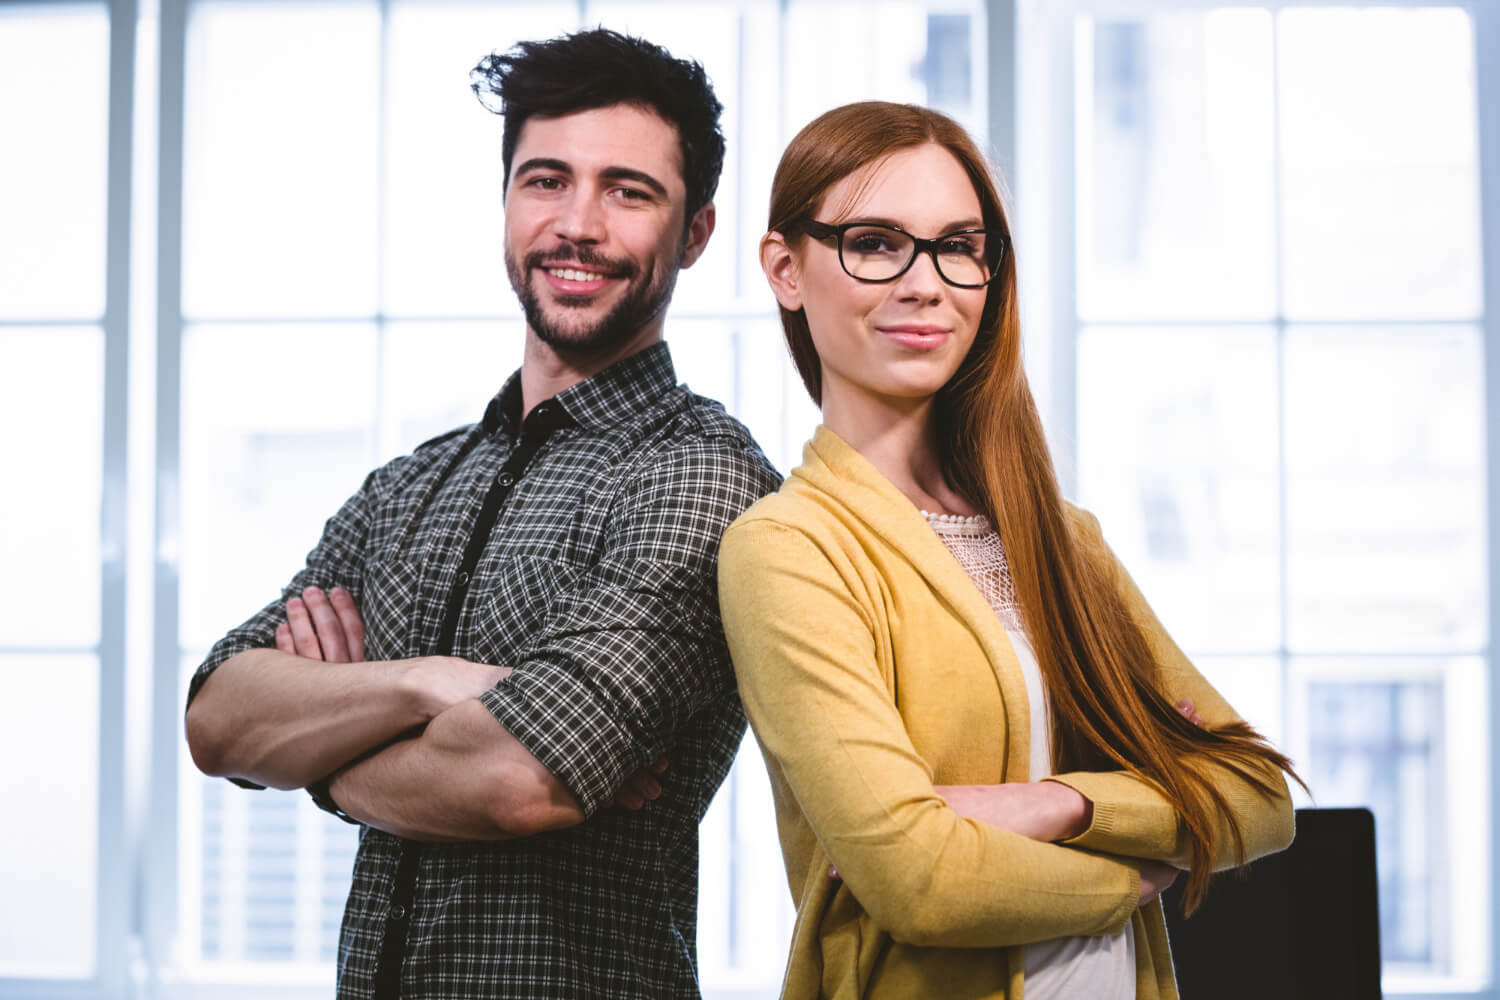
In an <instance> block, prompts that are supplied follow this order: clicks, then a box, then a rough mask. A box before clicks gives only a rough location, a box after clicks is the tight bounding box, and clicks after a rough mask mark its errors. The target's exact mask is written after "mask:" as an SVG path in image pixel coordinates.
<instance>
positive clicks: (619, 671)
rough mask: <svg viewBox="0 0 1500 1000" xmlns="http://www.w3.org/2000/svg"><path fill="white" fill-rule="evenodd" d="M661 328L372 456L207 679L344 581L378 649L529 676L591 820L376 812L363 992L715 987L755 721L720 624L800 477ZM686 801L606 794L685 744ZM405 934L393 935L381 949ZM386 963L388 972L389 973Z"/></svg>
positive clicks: (359, 913) (513, 690) (498, 710)
mask: <svg viewBox="0 0 1500 1000" xmlns="http://www.w3.org/2000/svg"><path fill="white" fill-rule="evenodd" d="M674 383H675V375H674V372H673V368H672V361H671V356H670V354H669V353H668V351H667V348H666V345H664V344H661V345H657V346H654V347H652V348H649V349H647V350H645V351H642V352H641V353H639V354H636V355H634V356H632V357H630V358H627V359H625V360H624V361H621V362H619V363H617V364H615V365H613V366H612V367H610V368H609V369H607V370H606V371H604V372H601V373H600V374H598V375H596V376H594V377H593V378H591V379H588V380H587V381H584V382H581V383H579V384H577V385H575V386H572V387H571V388H569V389H567V390H566V391H564V392H562V393H559V394H558V395H557V396H555V397H554V398H553V399H552V400H550V401H547V402H544V403H542V404H540V405H538V406H537V407H536V408H535V409H533V410H532V412H531V413H530V414H529V415H528V416H527V418H526V421H525V423H524V424H521V425H520V426H519V427H517V426H516V423H517V420H518V416H519V412H520V380H519V376H518V375H516V376H512V377H511V379H510V380H509V381H508V382H507V383H506V385H505V387H504V388H503V389H502V390H501V392H500V393H499V395H498V396H496V397H495V399H494V400H493V401H492V402H491V403H490V405H489V408H488V410H487V411H486V412H485V415H484V420H483V422H482V423H480V424H478V425H474V426H471V427H467V428H461V429H459V430H456V431H453V432H451V433H449V434H447V435H444V436H442V437H439V438H435V439H434V440H432V441H429V442H427V443H426V444H424V445H422V446H420V447H418V448H417V449H416V451H415V452H413V453H412V454H411V455H408V456H406V457H404V458H400V459H397V460H396V461H394V462H391V463H390V464H389V465H386V466H385V467H383V468H381V469H378V470H376V471H375V472H373V473H371V474H370V476H369V477H368V478H367V479H366V480H365V483H364V485H363V487H362V488H361V489H360V490H359V492H358V493H356V494H355V495H354V496H353V497H352V498H351V499H350V500H349V501H348V502H347V503H345V505H344V506H343V508H342V509H341V510H340V511H339V512H338V513H337V514H336V515H334V517H333V518H332V519H331V520H329V521H328V523H327V525H326V527H325V529H324V533H323V537H322V539H321V540H320V541H319V543H318V545H317V547H316V548H314V549H313V551H312V552H311V553H310V554H309V556H308V561H307V566H306V568H305V569H303V570H302V571H301V572H299V573H298V574H297V575H296V576H295V577H294V578H293V579H292V582H291V583H290V584H289V585H288V587H287V588H286V590H285V591H284V592H283V595H282V600H278V601H275V602H273V603H271V604H269V605H267V606H266V607H265V608H263V609H262V610H261V611H260V613H259V614H257V615H256V616H255V617H253V618H251V619H250V620H249V621H248V622H246V623H245V624H244V625H242V626H240V627H239V628H237V629H235V630H234V631H232V632H230V633H229V634H228V635H227V636H226V637H225V638H224V639H223V640H221V641H220V642H219V643H218V644H217V645H216V646H215V647H214V648H213V650H212V651H211V653H210V654H209V657H208V660H207V661H206V662H205V663H204V664H203V665H202V666H201V667H199V669H198V671H197V673H196V674H195V675H194V677H193V681H192V684H191V686H190V689H189V694H188V698H189V700H191V699H192V697H193V695H194V694H196V693H197V691H198V689H199V688H200V687H201V685H202V684H203V681H204V680H205V679H206V678H207V676H208V674H209V673H211V672H212V671H213V670H214V668H215V667H217V666H218V665H219V664H220V663H222V662H224V661H225V660H226V659H228V658H229V657H230V656H232V655H234V654H235V653H238V652H240V651H242V650H246V649H251V648H255V647H263V646H272V645H274V643H275V634H274V633H275V629H276V626H277V625H278V624H280V623H281V622H283V621H285V620H286V617H285V612H284V610H283V608H284V604H283V601H284V600H285V599H286V598H288V597H291V596H293V595H295V594H298V593H300V592H301V591H302V588H304V587H307V586H309V585H314V584H315V585H317V586H320V587H324V588H327V587H332V586H334V585H341V586H343V587H346V588H347V589H348V590H349V591H350V592H351V593H352V594H353V595H354V597H355V599H356V601H357V602H358V603H359V606H360V609H361V612H362V613H363V616H364V620H365V628H366V655H367V656H368V658H369V659H371V660H376V659H396V658H403V657H412V656H421V655H424V654H431V653H434V652H438V651H444V652H448V651H451V652H452V654H454V655H457V656H462V657H465V658H467V659H470V660H474V661H477V662H481V663H494V664H509V665H511V666H513V667H514V668H515V670H514V672H513V673H512V674H511V675H510V676H509V677H507V678H506V679H505V680H502V681H501V682H500V683H499V684H497V685H496V686H495V687H494V688H493V689H491V690H490V691H487V692H486V693H485V694H484V696H483V697H482V698H481V699H480V700H481V701H482V702H483V704H484V705H485V707H486V708H488V709H489V710H490V712H491V713H492V714H493V715H494V716H495V719H496V720H497V722H498V723H499V724H500V725H502V726H504V727H505V728H506V729H508V730H509V731H510V732H511V733H513V734H514V735H515V736H516V737H517V738H518V739H519V740H520V741H521V742H522V743H523V744H524V745H525V746H526V747H527V749H528V750H530V751H531V753H532V754H533V755H535V756H536V757H537V759H538V760H540V761H541V762H542V763H543V764H545V765H546V766H547V767H548V768H550V769H551V770H552V771H553V773H555V774H556V775H557V776H558V778H560V779H561V780H562V781H563V783H564V784H566V785H567V786H568V788H569V790H571V791H572V793H573V794H574V796H576V797H577V799H578V801H579V803H580V804H581V805H582V807H583V810H584V812H585V814H586V815H587V817H588V818H587V819H586V820H585V821H584V822H583V823H581V824H580V825H578V826H575V827H573V828H571V829H566V830H561V831H557V832H553V833H547V834H542V835H539V836H535V837H530V838H526V839H522V840H513V841H503V842H485V843H468V844H456V845H455V844H442V845H437V844H422V845H418V844H416V843H415V842H412V841H405V840H403V839H401V838H399V837H395V836H392V835H390V834H387V833H384V832H382V831H380V830H375V829H371V828H364V829H362V830H361V840H360V848H359V854H358V857H357V859H356V861H355V866H354V884H353V887H352V889H351V890H350V894H349V902H348V906H347V907H346V909H345V912H344V923H343V929H342V933H341V935H340V941H339V980H338V995H339V997H340V998H354V997H361V998H363V997H371V996H376V995H384V994H386V993H387V992H388V991H390V988H392V987H394V984H395V983H396V982H397V981H398V977H399V983H400V995H401V996H402V997H411V998H418V997H420V998H458V997H631V996H636V997H649V998H652V1000H658V998H663V997H695V996H697V995H698V985H697V975H696V964H697V963H696V949H695V941H696V925H697V878H698V824H699V821H700V820H701V819H702V817H703V814H704V812H705V811H706V810H707V808H708V804H709V800H710V799H711V798H712V796H713V794H714V791H715V790H716V789H717V788H718V787H719V784H720V783H721V782H722V781H723V779H724V776H725V775H726V774H727V773H728V770H729V766H730V763H731V762H732V761H733V758H734V755H735V751H736V750H737V749H738V747H739V743H740V739H741V737H742V736H743V733H744V726H745V721H744V716H743V714H742V710H741V707H740V704H739V700H738V697H737V696H736V693H735V685H734V675H733V672H732V670H731V668H730V663H729V656H728V653H727V651H726V649H725V646H724V638H723V634H722V632H721V628H720V624H719V611H718V600H717V593H716V560H717V553H718V545H719V537H720V535H721V534H722V533H723V531H724V529H725V528H726V527H727V526H728V525H729V522H730V521H732V520H734V518H735V517H736V516H738V515H739V513H740V512H741V511H743V510H744V509H745V508H746V507H748V506H749V505H750V504H751V503H752V502H754V501H755V500H756V499H758V498H759V497H761V496H763V495H765V494H766V493H769V492H771V491H773V490H774V489H775V488H776V486H777V475H776V473H775V472H774V471H773V469H772V468H771V466H770V463H769V462H767V460H766V458H765V456H764V455H763V454H762V453H761V452H760V450H759V448H757V447H756V445H755V443H754V441H753V440H751V438H750V435H749V433H748V432H747V431H746V430H745V428H744V427H743V426H742V425H741V424H740V423H739V422H738V421H736V420H734V419H733V418H732V417H730V416H728V415H727V414H726V413H725V412H724V411H723V408H722V407H720V406H719V405H718V404H717V403H714V402H712V401H710V400H706V399H703V398H702V397H699V396H695V395H693V394H692V393H691V392H689V391H688V390H687V388H686V387H685V386H676V385H675V384H674ZM669 750H670V751H671V759H672V765H671V767H670V768H669V769H668V770H667V772H666V773H665V774H664V775H663V776H662V777H663V795H662V797H661V798H660V799H658V800H657V801H655V802H653V803H651V804H650V805H648V806H647V807H646V808H644V809H642V810H640V811H638V812H630V811H627V810H623V809H613V808H611V809H601V805H602V803H603V802H604V801H605V800H607V799H608V798H609V797H610V796H611V795H612V794H613V792H614V791H615V790H616V789H617V788H618V787H619V786H620V784H621V783H622V781H623V780H624V779H625V778H626V777H627V776H628V775H630V774H631V773H632V772H634V771H636V770H637V769H639V768H640V767H642V766H644V765H646V764H648V763H649V762H651V761H653V760H655V759H656V758H657V757H659V756H661V755H662V754H663V753H665V752H667V751H669ZM382 950H384V951H385V954H384V955H382ZM377 980H386V981H387V988H384V989H377V988H376V982H377Z"/></svg>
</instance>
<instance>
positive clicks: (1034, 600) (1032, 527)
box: [767, 101, 1296, 912]
mask: <svg viewBox="0 0 1500 1000" xmlns="http://www.w3.org/2000/svg"><path fill="white" fill-rule="evenodd" d="M926 143H934V144H936V145H938V146H941V147H943V148H945V149H947V150H948V151H949V152H950V153H952V154H953V156H954V157H955V158H956V159H957V160H958V162H959V163H960V164H961V165H962V166H963V167H964V170H965V171H966V172H967V173H968V175H969V178H970V180H972V181H973V184H974V190H975V192H976V194H978V196H979V201H980V204H981V206H982V208H983V213H984V221H985V226H986V228H989V229H999V230H1002V231H1004V232H1005V233H1007V234H1008V233H1009V232H1010V229H1009V226H1008V225H1007V223H1006V217H1005V210H1004V207H1003V206H1002V204H1001V201H1000V196H999V193H998V191H997V189H996V184H995V181H994V179H993V178H992V176H991V174H990V170H989V167H988V165H987V163H986V161H985V159H984V157H983V155H981V154H980V152H979V150H978V149H977V148H976V147H975V145H974V142H973V140H971V139H970V138H969V136H968V133H966V132H965V131H964V129H963V128H962V126H960V125H959V124H958V123H957V122H955V121H953V120H952V119H951V118H948V117H947V116H946V115H943V114H941V113H939V112H936V111H932V110H930V109H928V108H923V107H918V106H915V105H907V104H891V103H887V102H883V101H868V102H863V103H859V104H850V105H846V106H844V107H841V108H837V109H835V110H833V111H830V112H828V113H826V114H824V115H822V116H821V117H819V118H817V119H816V120H814V121H813V122H812V123H810V124H809V125H808V126H807V127H806V128H804V129H803V130H802V131H801V132H799V133H798V134H797V136H796V138H794V139H793V140H792V142H791V144H790V145H789V146H787V149H786V152H785V153H783V154H782V157H781V163H780V164H779V165H778V167H777V169H776V176H775V179H774V181H773V182H772V185H771V211H770V220H769V223H768V226H767V228H768V229H769V230H770V231H772V232H778V233H781V234H782V236H783V237H784V238H785V239H786V240H787V241H788V243H793V242H794V241H795V240H796V239H798V238H800V237H801V235H802V234H801V230H800V228H799V227H800V226H801V225H802V224H803V223H804V222H806V221H807V220H809V219H812V218H813V217H814V214H815V213H816V212H817V211H818V210H819V209H820V208H821V207H822V206H821V201H822V199H823V196H824V194H825V193H826V192H827V191H828V189H829V188H831V187H832V186H833V185H834V184H836V183H838V181H840V180H842V179H843V178H844V177H847V176H849V175H850V174H852V173H854V172H855V171H856V170H858V169H860V168H861V167H864V166H865V165H867V164H870V163H874V162H876V161H878V160H880V159H882V158H883V157H885V156H888V155H890V154H891V153H893V152H895V151H897V150H900V149H909V148H911V147H914V146H920V145H924V144H926ZM781 322H782V328H783V330H784V332H785V334H786V341H787V345H788V347H789V348H790V349H791V354H792V359H793V361H794V362H795V363H796V365H797V370H798V372H799V373H800V374H801V376H802V381H803V383H804V384H805V385H806V386H807V391H808V392H809V393H810V394H811V395H812V398H813V401H814V402H817V403H820V404H821V402H822V376H821V368H820V365H819V361H818V355H817V352H816V350H815V349H814V347H813V341H812V335H811V332H810V331H809V329H808V325H807V316H806V313H805V312H803V311H801V310H798V311H796V312H792V311H790V310H787V309H785V308H782V310H781ZM935 412H936V419H937V421H938V435H937V439H938V442H939V449H940V452H941V454H940V460H941V463H942V468H943V472H944V475H945V476H946V477H947V478H948V481H949V483H950V484H951V485H952V486H953V487H954V488H955V489H957V490H958V491H959V492H960V493H962V494H963V495H964V496H965V497H966V498H968V499H969V500H970V502H972V503H974V504H975V505H976V506H978V507H979V508H980V509H981V510H982V511H984V513H985V514H986V515H987V516H988V517H989V518H990V521H991V523H992V524H994V525H995V527H996V530H998V531H999V533H1000V538H1001V541H1002V542H1003V544H1004V546H1005V554H1006V559H1007V560H1008V562H1009V564H1010V573H1011V578H1012V581H1013V583H1014V585H1015V590H1016V598H1017V601H1018V603H1019V604H1020V607H1021V613H1022V617H1023V619H1024V620H1025V622H1026V627H1027V630H1028V632H1029V634H1030V638H1031V641H1032V645H1033V646H1034V647H1035V650H1036V654H1037V660H1038V662H1039V664H1040V666H1041V671H1042V677H1043V681H1044V683H1045V686H1046V689H1047V693H1048V696H1049V700H1050V703H1051V722H1052V737H1053V747H1052V757H1053V759H1052V764H1053V766H1054V767H1055V768H1056V769H1058V770H1059V771H1063V770H1094V771H1100V770H1114V769H1120V768H1123V769H1125V770H1127V771H1130V772H1133V773H1135V774H1137V775H1140V776H1141V777H1143V778H1146V779H1148V780H1149V781H1151V782H1153V783H1154V784H1155V785H1156V786H1157V787H1158V788H1160V789H1161V791H1162V793H1163V794H1164V795H1165V796H1166V797H1167V799H1168V800H1169V801H1170V802H1171V803H1172V805H1173V806H1174V807H1175V809H1176V811H1177V813H1178V815H1179V816H1181V817H1182V821H1183V824H1184V825H1185V827H1186V829H1187V834H1188V838H1189V840H1190V843H1191V866H1190V870H1189V874H1188V882H1187V887H1186V888H1187V891H1186V894H1185V904H1186V908H1187V910H1188V911H1189V912H1191V911H1192V910H1193V909H1194V908H1195V907H1196V906H1197V904H1198V902H1199V901H1200V900H1201V899H1202V898H1203V894H1204V892H1205V890H1206V889H1207V887H1208V881H1209V877H1210V875H1211V874H1212V871H1211V868H1212V861H1211V859H1212V858H1213V857H1214V856H1215V854H1216V853H1217V850H1218V848H1219V846H1220V845H1219V838H1220V836H1221V835H1222V833H1221V829H1220V826H1219V820H1220V818H1221V817H1222V818H1223V819H1224V820H1225V821H1226V822H1227V826H1228V834H1229V836H1230V838H1231V839H1232V841H1233V844H1234V849H1235V856H1236V857H1237V858H1238V859H1239V861H1240V862H1241V863H1243V862H1244V857H1245V855H1244V839H1243V835H1242V833H1241V831H1240V829H1239V826H1238V824H1237V823H1236V822H1235V820H1234V817H1233V814H1232V813H1231V812H1230V810H1229V803H1228V802H1227V801H1226V799H1225V796H1224V794H1223V793H1222V792H1221V791H1220V790H1219V789H1218V788H1217V787H1216V786H1215V784H1214V782H1213V780H1212V779H1211V777H1210V776H1209V775H1208V774H1207V773H1206V772H1205V770H1204V769H1203V768H1202V767H1201V764H1202V763H1205V762H1209V761H1212V762H1214V763H1217V764H1219V765H1221V766H1224V767H1228V768H1230V769H1231V770H1233V771H1235V772H1237V773H1239V774H1240V775H1242V776H1243V777H1244V778H1246V779H1247V780H1249V781H1250V782H1251V783H1253V784H1254V785H1256V786H1257V787H1259V788H1261V789H1263V790H1264V791H1265V792H1266V793H1267V794H1268V795H1269V794H1275V792H1276V791H1277V790H1278V781H1277V776H1276V774H1275V771H1276V769H1280V770H1282V771H1285V772H1287V773H1288V774H1291V775H1292V776H1293V777H1294V778H1295V777H1296V775H1295V772H1293V771H1292V766H1291V762H1290V761H1289V760H1288V759H1287V758H1286V757H1285V756H1284V755H1282V754H1281V753H1279V752H1277V751H1276V750H1275V749H1274V748H1273V747H1272V746H1271V745H1270V744H1269V743H1267V742H1266V740H1265V739H1264V737H1262V736H1261V735H1260V734H1259V733H1257V732H1256V731H1255V730H1254V729H1253V728H1251V727H1250V726H1249V725H1248V724H1246V723H1243V722H1238V723H1235V724H1233V725H1228V726H1219V727H1216V728H1213V729H1202V728H1199V727H1198V726H1196V725H1193V724H1192V723H1191V722H1189V721H1188V720H1186V719H1184V718H1183V717H1182V715H1181V714H1180V713H1179V712H1178V711H1177V710H1176V708H1175V707H1174V706H1173V705H1172V704H1171V703H1170V702H1169V701H1168V699H1167V698H1166V697H1165V696H1163V695H1162V694H1161V692H1160V691H1159V690H1158V689H1157V687H1156V684H1155V680H1156V671H1157V666H1156V660H1155V657H1154V656H1153V654H1152V652H1151V649H1150V645H1149V643H1148V642H1147V639H1146V636H1145V634H1144V633H1143V632H1142V630H1141V628H1140V626H1139V624H1138V623H1137V622H1135V621H1134V620H1133V619H1132V618H1131V616H1130V614H1129V612H1128V610H1127V608H1126V605H1125V602H1124V598H1123V597H1122V596H1121V593H1120V591H1119V589H1118V587H1117V585H1116V582H1115V581H1114V580H1113V579H1112V577H1111V573H1112V570H1111V567H1110V566H1109V565H1108V564H1107V563H1106V562H1105V561H1104V560H1101V559H1097V558H1093V557H1090V556H1089V555H1088V554H1087V553H1086V552H1085V551H1084V546H1083V545H1082V543H1081V541H1080V539H1079V538H1078V537H1077V536H1076V534H1075V530H1074V527H1073V523H1072V521H1071V519H1070V518H1069V517H1068V515H1067V513H1066V509H1065V507H1064V504H1063V499H1062V494H1061V491H1060V490H1059V489H1058V486H1057V478H1056V475H1055V473H1054V471H1053V467H1052V457H1051V454H1050V452H1049V451H1048V448H1047V442H1046V438H1045V437H1044V435H1043V433H1042V422H1041V418H1040V416H1039V415H1038V413H1037V409H1036V403H1035V401H1034V400H1033V399H1032V395H1031V388H1030V386H1029V385H1028V384H1027V381H1026V374H1025V371H1024V369H1023V368H1022V364H1021V343H1020V317H1019V314H1018V311H1017V307H1016V265H1015V255H1014V254H1013V253H1011V252H1007V253H1006V254H1005V258H1004V261H1003V263H1002V272H1001V274H1000V275H999V276H998V277H997V278H996V279H995V280H994V282H993V283H992V284H991V286H990V291H989V294H988V297H987V299H986V302H985V310H984V314H983V318H982V319H981V321H980V326H979V331H978V334H977V336H976V337H975V340H974V344H973V346H972V348H971V349H970V350H969V353H968V356H967V357H966V358H965V359H964V362H963V364H962V365H961V366H960V367H959V370H958V372H957V374H956V375H954V377H953V378H952V379H951V380H950V381H949V383H948V384H947V385H946V386H944V387H943V389H942V390H940V391H939V393H938V396H937V399H936V401H935Z"/></svg>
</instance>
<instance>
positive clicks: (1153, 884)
mask: <svg viewBox="0 0 1500 1000" xmlns="http://www.w3.org/2000/svg"><path fill="white" fill-rule="evenodd" d="M1135 866H1136V867H1137V868H1139V869H1140V872H1141V895H1140V902H1139V903H1138V904H1137V905H1139V906H1145V905H1146V904H1147V903H1149V902H1151V901H1152V900H1153V899H1155V898H1156V897H1157V896H1160V895H1161V894H1162V893H1164V892H1166V891H1167V889H1168V888H1169V887H1170V886H1171V885H1172V883H1173V882H1175V881H1177V876H1178V875H1181V874H1182V872H1180V871H1178V870H1177V869H1176V868H1173V867H1172V866H1171V865H1169V864H1167V863H1166V862H1164V861H1145V860H1141V859H1137V860H1136V862H1135Z"/></svg>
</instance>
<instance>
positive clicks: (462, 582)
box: [458, 573, 469, 587]
mask: <svg viewBox="0 0 1500 1000" xmlns="http://www.w3.org/2000/svg"><path fill="white" fill-rule="evenodd" d="M458 585H459V586H460V587H467V586H468V585H469V574H468V573H460V574H458Z"/></svg>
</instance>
